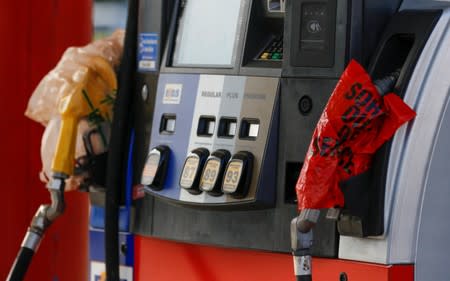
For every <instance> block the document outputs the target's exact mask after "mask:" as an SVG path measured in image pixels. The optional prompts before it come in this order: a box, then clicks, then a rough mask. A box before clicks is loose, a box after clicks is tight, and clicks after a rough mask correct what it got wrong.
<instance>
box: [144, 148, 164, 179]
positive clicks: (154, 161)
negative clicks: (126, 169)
mask: <svg viewBox="0 0 450 281" xmlns="http://www.w3.org/2000/svg"><path fill="white" fill-rule="evenodd" d="M160 158H161V156H160V154H159V153H151V154H150V155H149V156H148V158H147V162H146V163H145V167H144V171H143V172H142V178H141V184H143V185H151V184H152V183H153V180H154V179H155V175H156V172H157V171H158V166H159V159H160Z"/></svg>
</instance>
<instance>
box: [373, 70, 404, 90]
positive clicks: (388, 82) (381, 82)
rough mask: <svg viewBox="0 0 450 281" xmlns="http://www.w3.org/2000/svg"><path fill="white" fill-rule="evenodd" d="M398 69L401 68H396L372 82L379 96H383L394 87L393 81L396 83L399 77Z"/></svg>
mask: <svg viewBox="0 0 450 281" xmlns="http://www.w3.org/2000/svg"><path fill="white" fill-rule="evenodd" d="M400 71H401V69H396V70H395V71H394V72H392V73H390V74H389V75H387V76H385V77H383V78H380V79H377V80H375V81H374V82H373V84H374V85H375V88H377V91H378V93H379V94H380V95H381V96H384V95H385V94H387V93H389V92H391V91H392V90H393V89H394V86H395V83H397V80H398V77H400Z"/></svg>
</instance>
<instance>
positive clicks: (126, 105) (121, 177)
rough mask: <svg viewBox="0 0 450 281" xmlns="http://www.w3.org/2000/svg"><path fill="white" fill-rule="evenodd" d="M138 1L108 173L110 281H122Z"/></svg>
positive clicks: (132, 2) (132, 0)
mask: <svg viewBox="0 0 450 281" xmlns="http://www.w3.org/2000/svg"><path fill="white" fill-rule="evenodd" d="M138 9H139V4H138V0H129V2H128V18H127V24H126V31H125V42H124V48H123V56H122V62H121V65H120V69H119V74H118V82H119V86H118V90H117V95H116V100H115V104H114V117H113V122H112V125H111V137H110V139H111V140H110V144H109V153H108V160H107V170H106V175H107V176H106V199H105V259H106V261H105V264H106V275H107V280H108V281H119V280H120V279H119V237H118V235H119V234H118V232H119V206H120V200H121V194H122V190H123V187H124V185H125V180H126V165H127V164H126V163H127V156H128V153H127V152H128V149H129V142H130V131H131V126H132V125H131V124H132V123H131V122H132V119H131V118H132V116H131V110H130V108H131V105H132V97H133V94H134V93H135V80H136V76H135V73H136V47H137V46H136V44H137V43H136V42H137V20H138Z"/></svg>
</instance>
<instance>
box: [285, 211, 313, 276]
mask: <svg viewBox="0 0 450 281" xmlns="http://www.w3.org/2000/svg"><path fill="white" fill-rule="evenodd" d="M319 214H320V211H319V210H315V209H304V210H302V211H301V212H300V214H299V215H298V216H297V217H295V218H294V219H293V220H292V221H291V248H292V257H293V260H294V272H295V278H296V280H297V281H311V280H312V266H311V265H312V263H311V261H312V258H311V246H312V244H313V227H314V225H315V224H316V223H317V220H318V219H319Z"/></svg>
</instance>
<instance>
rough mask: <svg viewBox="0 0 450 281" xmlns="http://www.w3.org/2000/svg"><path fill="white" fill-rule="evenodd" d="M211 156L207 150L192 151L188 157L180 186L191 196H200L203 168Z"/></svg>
mask: <svg viewBox="0 0 450 281" xmlns="http://www.w3.org/2000/svg"><path fill="white" fill-rule="evenodd" d="M208 156H209V151H208V150H207V149H206V148H197V149H194V150H192V151H191V152H190V153H189V155H188V156H187V158H186V160H185V162H184V166H183V171H182V172H181V177H180V186H181V187H182V188H184V189H186V190H187V191H188V192H189V193H191V194H200V193H201V192H202V191H201V190H200V189H199V182H200V176H201V172H202V170H203V166H204V165H205V162H206V159H207V158H208Z"/></svg>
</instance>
